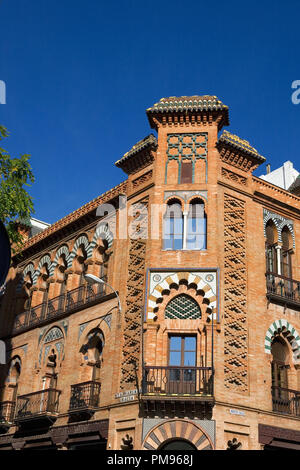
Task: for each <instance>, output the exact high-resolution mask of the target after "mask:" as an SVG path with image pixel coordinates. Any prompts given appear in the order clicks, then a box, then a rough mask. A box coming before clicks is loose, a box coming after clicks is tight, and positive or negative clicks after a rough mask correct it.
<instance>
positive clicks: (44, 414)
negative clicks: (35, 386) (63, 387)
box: [15, 388, 61, 424]
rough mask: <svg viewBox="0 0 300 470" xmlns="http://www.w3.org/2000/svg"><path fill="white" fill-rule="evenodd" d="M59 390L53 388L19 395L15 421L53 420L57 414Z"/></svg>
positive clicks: (19, 422) (20, 422)
mask: <svg viewBox="0 0 300 470" xmlns="http://www.w3.org/2000/svg"><path fill="white" fill-rule="evenodd" d="M60 393H61V392H60V391H59V390H55V389H53V388H48V389H46V390H40V391H39V392H33V393H29V394H27V395H21V396H18V398H17V404H16V413H15V422H16V423H18V424H22V423H24V422H26V421H27V422H28V421H30V422H32V421H37V420H49V421H52V422H53V421H55V419H56V418H57V415H58V403H59V396H60Z"/></svg>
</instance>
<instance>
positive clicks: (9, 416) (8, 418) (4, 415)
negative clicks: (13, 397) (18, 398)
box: [0, 401, 16, 425]
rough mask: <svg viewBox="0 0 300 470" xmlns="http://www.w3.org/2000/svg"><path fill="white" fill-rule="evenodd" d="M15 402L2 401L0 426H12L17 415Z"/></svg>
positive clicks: (0, 404)
mask: <svg viewBox="0 0 300 470" xmlns="http://www.w3.org/2000/svg"><path fill="white" fill-rule="evenodd" d="M15 405H16V404H15V402H14V401H2V402H0V425H1V424H10V423H12V422H13V420H14V414H15Z"/></svg>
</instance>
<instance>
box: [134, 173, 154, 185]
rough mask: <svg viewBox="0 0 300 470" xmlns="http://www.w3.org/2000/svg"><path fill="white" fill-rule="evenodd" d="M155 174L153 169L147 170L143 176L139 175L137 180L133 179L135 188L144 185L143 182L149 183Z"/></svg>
mask: <svg viewBox="0 0 300 470" xmlns="http://www.w3.org/2000/svg"><path fill="white" fill-rule="evenodd" d="M152 176H153V171H152V170H150V171H147V173H144V174H143V175H142V176H139V177H138V178H136V179H135V180H133V181H132V187H133V188H134V189H136V188H138V187H139V186H142V185H143V184H145V183H147V182H148V181H150V180H151V179H152Z"/></svg>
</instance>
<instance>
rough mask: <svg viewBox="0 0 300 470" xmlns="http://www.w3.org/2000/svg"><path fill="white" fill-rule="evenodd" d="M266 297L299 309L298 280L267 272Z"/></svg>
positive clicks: (299, 284)
mask: <svg viewBox="0 0 300 470" xmlns="http://www.w3.org/2000/svg"><path fill="white" fill-rule="evenodd" d="M266 280H267V298H268V299H269V300H270V301H273V302H276V303H280V304H283V305H285V306H290V307H292V308H298V309H300V281H295V280H294V279H290V278H288V277H285V276H281V275H279V274H275V273H271V272H267V273H266Z"/></svg>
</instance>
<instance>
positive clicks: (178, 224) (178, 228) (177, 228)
mask: <svg viewBox="0 0 300 470" xmlns="http://www.w3.org/2000/svg"><path fill="white" fill-rule="evenodd" d="M173 220H174V233H177V234H180V235H181V234H182V230H183V223H182V218H180V219H173Z"/></svg>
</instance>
